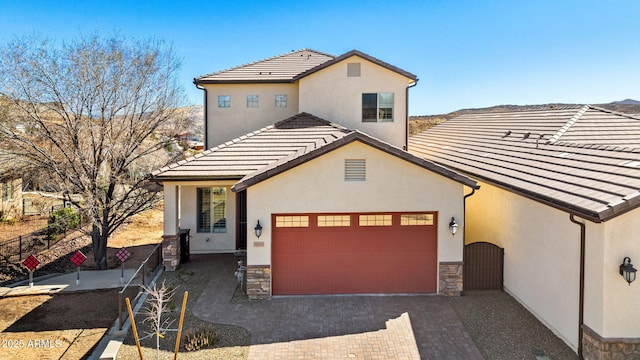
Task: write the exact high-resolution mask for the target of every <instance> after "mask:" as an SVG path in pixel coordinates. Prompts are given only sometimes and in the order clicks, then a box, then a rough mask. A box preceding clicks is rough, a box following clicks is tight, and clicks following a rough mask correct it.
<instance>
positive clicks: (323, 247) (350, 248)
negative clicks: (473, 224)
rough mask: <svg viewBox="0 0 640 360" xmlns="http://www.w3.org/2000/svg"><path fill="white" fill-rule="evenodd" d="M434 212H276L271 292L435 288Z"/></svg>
mask: <svg viewBox="0 0 640 360" xmlns="http://www.w3.org/2000/svg"><path fill="white" fill-rule="evenodd" d="M437 223H438V221H437V214H436V213H433V212H422V213H414V212H407V213H366V214H277V215H273V217H272V224H273V242H272V266H271V270H272V285H273V294H274V295H302V294H374V293H435V292H436V289H437V287H436V281H437V226H436V224H437Z"/></svg>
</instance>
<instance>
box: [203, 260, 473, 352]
mask: <svg viewBox="0 0 640 360" xmlns="http://www.w3.org/2000/svg"><path fill="white" fill-rule="evenodd" d="M207 259H208V260H209V261H211V264H210V266H207V269H208V271H210V273H211V282H210V283H209V286H208V287H207V289H205V290H204V292H203V293H202V295H201V296H200V298H199V299H198V300H197V302H196V304H195V306H194V308H193V313H194V315H196V316H197V317H199V318H201V319H203V320H205V321H209V322H214V323H224V324H233V325H237V326H241V327H243V328H245V329H247V330H249V331H250V332H251V341H252V344H253V345H252V347H251V350H250V357H251V354H254V356H256V357H258V355H257V354H262V355H261V356H260V357H262V356H264V355H265V354H277V356H278V358H285V357H289V356H295V358H299V357H298V356H302V358H304V359H322V358H333V357H332V356H335V355H332V354H331V353H330V351H333V350H334V349H338V350H341V351H342V352H343V353H344V355H345V357H347V358H348V357H353V358H363V357H364V356H363V354H360V355H359V354H357V353H355V352H350V350H349V349H348V348H346V347H345V346H348V345H349V344H361V345H362V346H359V347H358V348H357V349H358V351H370V354H371V356H369V357H367V358H390V357H391V358H399V359H405V358H406V359H411V358H414V357H412V354H415V352H412V350H411V347H412V346H413V347H414V348H415V346H416V344H417V347H418V350H419V354H420V357H421V358H423V359H482V356H481V355H480V352H479V351H478V349H477V347H476V346H475V344H474V343H473V341H472V340H471V337H470V336H469V334H468V333H467V331H466V330H465V328H464V326H463V325H462V323H461V322H460V320H459V319H458V317H457V315H456V314H455V312H454V311H453V310H452V309H451V307H450V305H449V304H448V302H447V299H445V298H443V297H440V296H427V295H420V296H295V297H276V298H273V299H270V300H261V301H241V302H240V303H234V304H232V303H230V300H231V298H232V296H233V293H234V290H235V288H236V282H235V277H234V275H233V273H234V271H235V268H236V267H237V264H236V259H235V258H234V257H233V256H230V255H215V256H208V257H207ZM405 313H406V315H404V317H403V314H405ZM407 315H408V319H409V320H410V328H409V330H410V329H412V330H413V333H414V337H415V340H414V339H412V338H411V336H410V333H409V334H407V331H406V329H407V327H406V326H405V325H406V324H407V321H406V316H407ZM389 320H391V323H390V324H391V326H389V327H388V328H387V326H386V323H387V321H389ZM397 327H400V328H401V330H399V331H396V330H397V329H396V328H397ZM409 332H410V331H409ZM391 347H393V348H394V349H395V350H394V349H391ZM354 351H355V350H354ZM387 351H388V352H389V353H386V352H387ZM365 355H366V354H365Z"/></svg>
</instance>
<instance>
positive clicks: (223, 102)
mask: <svg viewBox="0 0 640 360" xmlns="http://www.w3.org/2000/svg"><path fill="white" fill-rule="evenodd" d="M218 107H219V108H228V107H231V96H230V95H218Z"/></svg>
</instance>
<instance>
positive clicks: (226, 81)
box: [193, 79, 296, 85]
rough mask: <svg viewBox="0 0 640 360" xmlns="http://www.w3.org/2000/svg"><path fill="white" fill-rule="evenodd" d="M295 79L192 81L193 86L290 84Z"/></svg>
mask: <svg viewBox="0 0 640 360" xmlns="http://www.w3.org/2000/svg"><path fill="white" fill-rule="evenodd" d="M294 82H296V80H295V79H274V80H269V79H257V80H213V79H193V83H194V84H195V85H208V84H291V83H294Z"/></svg>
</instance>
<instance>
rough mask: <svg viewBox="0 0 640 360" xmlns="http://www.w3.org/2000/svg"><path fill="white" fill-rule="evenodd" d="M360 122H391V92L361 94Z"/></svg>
mask: <svg viewBox="0 0 640 360" xmlns="http://www.w3.org/2000/svg"><path fill="white" fill-rule="evenodd" d="M362 122H393V93H368V94H367V93H365V94H362Z"/></svg>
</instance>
